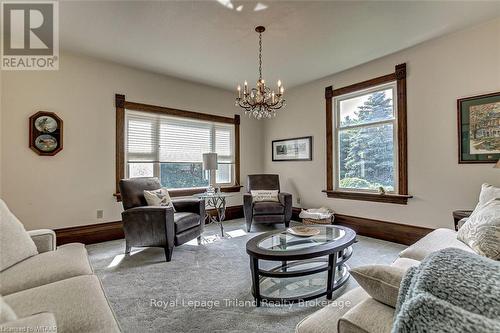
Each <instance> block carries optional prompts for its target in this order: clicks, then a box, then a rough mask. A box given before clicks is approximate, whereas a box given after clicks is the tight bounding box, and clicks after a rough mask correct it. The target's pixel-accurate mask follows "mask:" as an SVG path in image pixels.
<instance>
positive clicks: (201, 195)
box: [193, 192, 234, 199]
mask: <svg viewBox="0 0 500 333" xmlns="http://www.w3.org/2000/svg"><path fill="white" fill-rule="evenodd" d="M233 195H234V193H231V192H218V193H206V192H205V193H197V194H194V195H193V197H196V198H198V199H207V198H227V197H231V196H233Z"/></svg>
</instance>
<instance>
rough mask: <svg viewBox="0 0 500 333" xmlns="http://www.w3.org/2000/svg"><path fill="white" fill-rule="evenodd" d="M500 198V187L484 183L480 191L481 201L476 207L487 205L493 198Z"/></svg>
mask: <svg viewBox="0 0 500 333" xmlns="http://www.w3.org/2000/svg"><path fill="white" fill-rule="evenodd" d="M496 198H500V187H496V186H493V185H490V184H483V185H482V186H481V193H479V202H478V204H477V206H476V208H479V207H480V206H483V205H485V204H486V203H487V202H489V201H490V200H491V199H496Z"/></svg>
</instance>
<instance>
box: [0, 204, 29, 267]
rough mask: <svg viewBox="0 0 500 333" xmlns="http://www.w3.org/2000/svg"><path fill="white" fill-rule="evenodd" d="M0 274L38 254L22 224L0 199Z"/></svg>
mask: <svg viewBox="0 0 500 333" xmlns="http://www.w3.org/2000/svg"><path fill="white" fill-rule="evenodd" d="M0 230H2V232H0V253H1V254H2V255H0V272H2V271H3V270H5V269H7V268H9V267H10V266H12V265H14V264H17V263H18V262H20V261H22V260H24V259H26V258H29V257H31V256H34V255H36V254H38V251H37V249H36V245H35V243H34V242H33V240H32V239H31V237H30V236H29V235H28V233H27V232H26V230H25V229H24V226H23V224H22V223H21V222H20V221H19V220H18V219H17V218H16V217H15V216H14V214H12V212H11V211H10V210H9V208H8V207H7V205H6V204H5V202H4V201H3V200H2V199H0Z"/></svg>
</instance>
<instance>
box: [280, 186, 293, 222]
mask: <svg viewBox="0 0 500 333" xmlns="http://www.w3.org/2000/svg"><path fill="white" fill-rule="evenodd" d="M279 200H280V203H281V204H282V205H283V207H285V221H290V219H291V218H292V205H293V202H292V195H291V194H290V193H286V192H280V193H279Z"/></svg>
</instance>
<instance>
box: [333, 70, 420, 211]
mask: <svg viewBox="0 0 500 333" xmlns="http://www.w3.org/2000/svg"><path fill="white" fill-rule="evenodd" d="M389 82H396V87H397V96H398V98H397V106H398V108H397V116H398V117H397V118H398V119H397V122H398V131H397V138H398V193H397V194H389V193H388V194H378V193H372V192H363V191H342V190H335V188H334V181H333V168H334V167H333V166H334V161H333V159H334V156H333V110H332V108H333V98H334V97H336V96H340V95H345V94H348V93H352V92H355V91H358V90H363V89H368V88H372V87H375V86H378V85H382V84H385V83H389ZM325 100H326V190H323V192H325V193H326V195H327V196H328V197H329V198H340V199H351V200H364V201H375V202H385V203H394V204H402V205H406V204H407V203H408V199H409V198H412V196H411V195H409V194H408V139H407V128H406V126H407V116H406V64H399V65H396V68H395V71H394V73H390V74H387V75H383V76H379V77H376V78H374V79H371V80H367V81H363V82H359V83H355V84H352V85H349V86H346V87H342V88H338V89H333V87H332V86H329V87H326V88H325Z"/></svg>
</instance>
